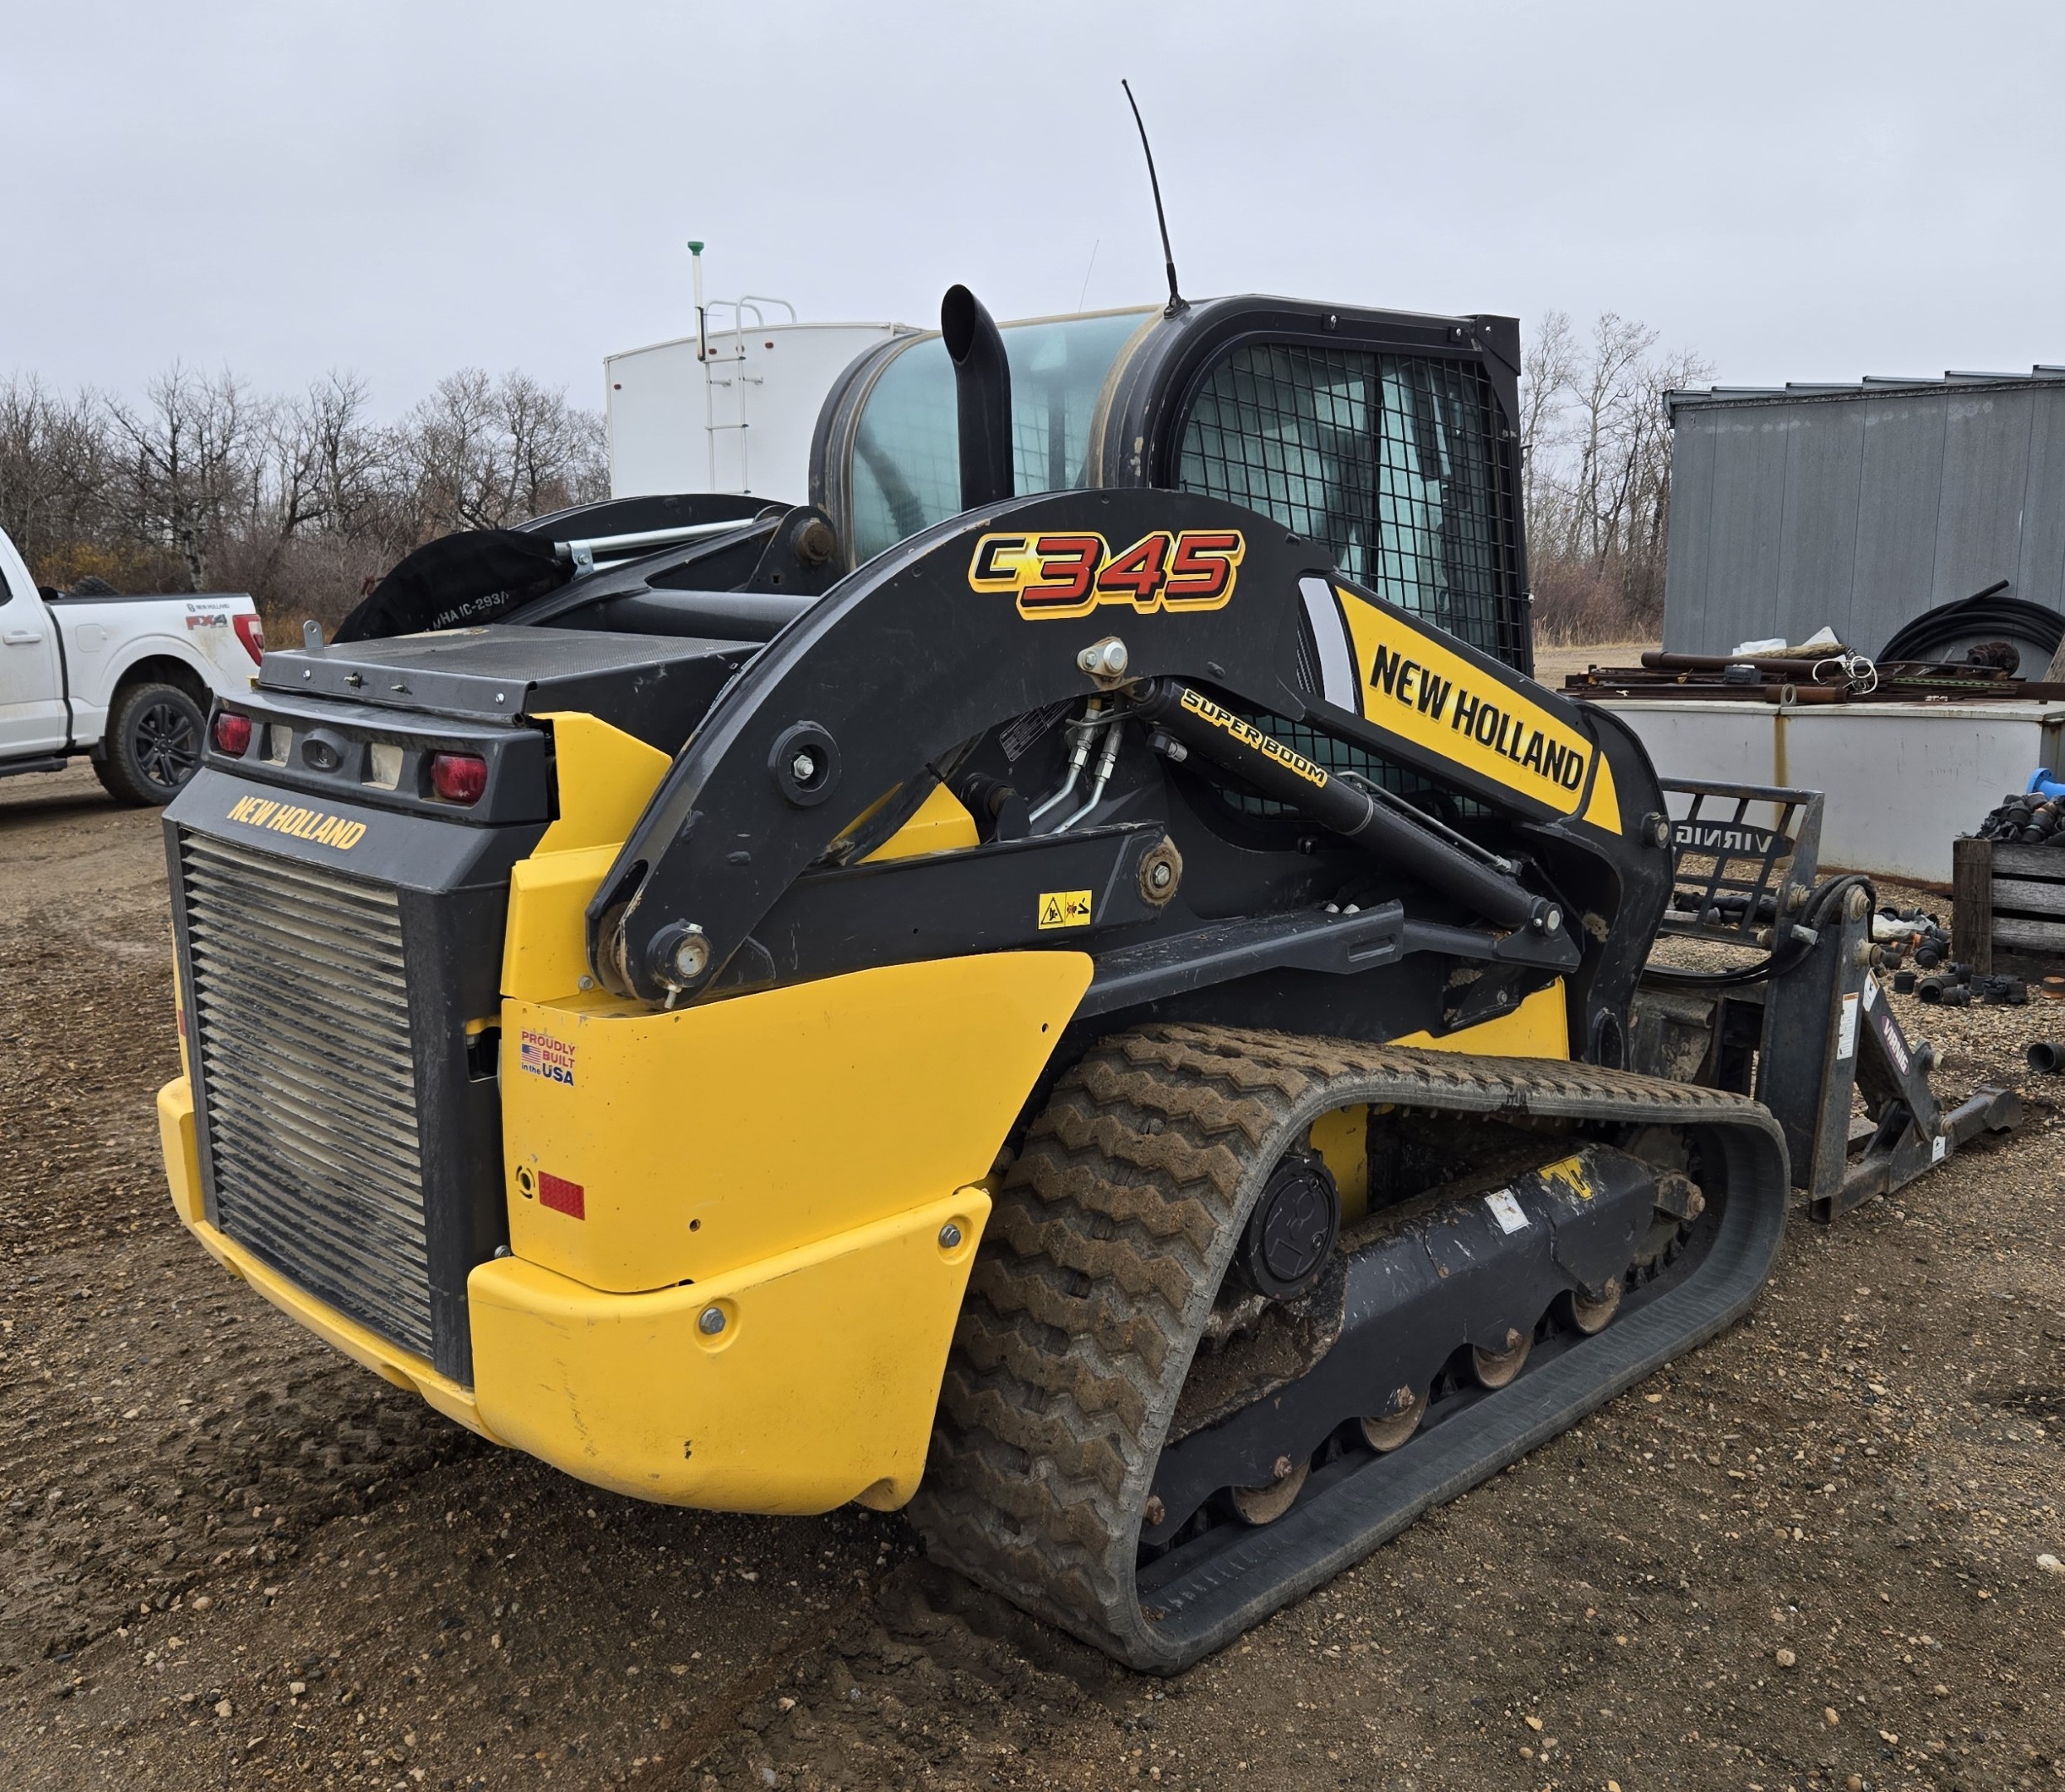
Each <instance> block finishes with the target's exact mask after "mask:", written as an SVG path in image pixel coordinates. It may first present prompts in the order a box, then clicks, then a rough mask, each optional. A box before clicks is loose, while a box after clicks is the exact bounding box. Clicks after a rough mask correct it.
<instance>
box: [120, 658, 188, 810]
mask: <svg viewBox="0 0 2065 1792" xmlns="http://www.w3.org/2000/svg"><path fill="white" fill-rule="evenodd" d="M206 728H207V716H206V715H205V714H204V713H202V709H201V706H200V704H197V703H196V702H195V701H194V700H193V699H192V698H191V697H189V696H188V694H186V692H184V691H183V690H182V689H180V688H179V687H178V685H177V684H132V685H130V686H129V687H128V689H125V690H124V691H123V692H122V693H121V694H119V696H117V697H116V699H115V700H114V710H113V712H112V713H110V715H109V717H108V732H107V735H106V738H105V739H104V741H103V742H102V743H101V752H100V757H98V758H96V759H95V761H94V762H93V769H94V771H95V774H96V775H97V776H98V777H100V783H101V786H102V787H103V788H104V789H105V791H107V793H108V794H109V795H110V796H112V797H113V798H114V800H115V801H117V802H120V803H133V804H135V805H138V806H143V805H146V804H152V803H168V802H170V801H172V800H173V797H175V796H178V794H179V791H180V789H181V787H182V786H183V785H184V784H185V783H186V782H187V780H188V778H190V777H192V776H193V774H194V773H195V772H197V771H199V770H200V768H201V749H202V736H203V732H204V730H205V729H206Z"/></svg>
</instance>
